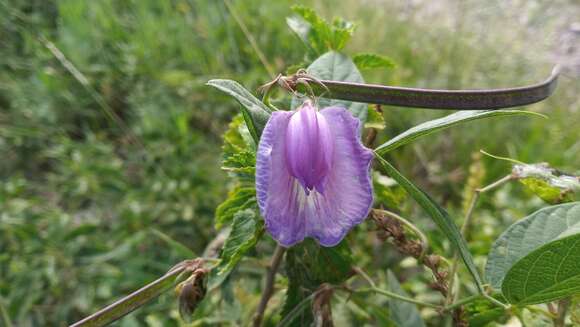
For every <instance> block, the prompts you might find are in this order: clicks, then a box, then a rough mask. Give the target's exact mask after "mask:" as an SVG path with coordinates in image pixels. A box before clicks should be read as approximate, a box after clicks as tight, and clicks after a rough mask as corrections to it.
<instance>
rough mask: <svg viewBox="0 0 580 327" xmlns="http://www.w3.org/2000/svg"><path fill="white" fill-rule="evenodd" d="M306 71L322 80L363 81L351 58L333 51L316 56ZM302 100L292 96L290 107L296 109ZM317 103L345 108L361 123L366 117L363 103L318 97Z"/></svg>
mask: <svg viewBox="0 0 580 327" xmlns="http://www.w3.org/2000/svg"><path fill="white" fill-rule="evenodd" d="M307 71H308V73H309V74H311V75H313V76H315V77H316V78H318V79H322V80H334V81H344V82H354V83H364V80H363V77H362V75H361V74H360V72H359V71H358V69H357V68H356V66H355V65H354V63H353V62H352V60H350V58H349V57H348V56H346V55H344V54H342V53H338V52H334V51H331V52H327V53H325V54H323V55H322V56H320V57H318V59H316V60H315V61H314V62H313V63H312V64H311V65H310V66H308V68H307ZM323 96H324V95H323ZM302 102H303V99H299V98H296V97H294V98H293V99H292V108H293V109H296V108H297V107H299V106H300V105H301V104H302ZM318 105H319V106H320V107H321V108H323V107H329V106H341V107H344V108H347V109H348V110H350V112H351V113H352V114H353V116H355V117H357V118H358V119H359V120H360V121H361V122H362V123H363V124H364V123H365V122H366V119H367V105H366V104H365V103H360V102H351V101H345V100H335V99H326V98H320V99H319V100H318Z"/></svg>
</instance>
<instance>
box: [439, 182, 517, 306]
mask: <svg viewBox="0 0 580 327" xmlns="http://www.w3.org/2000/svg"><path fill="white" fill-rule="evenodd" d="M512 179H513V177H512V175H507V176H504V177H502V178H500V179H499V180H497V181H495V182H493V183H491V184H489V185H487V186H485V187H483V188H478V189H475V190H474V192H473V197H472V198H471V202H470V203H469V208H468V209H467V213H466V214H465V220H464V221H463V225H461V230H460V231H461V236H463V237H464V238H465V237H466V234H467V231H468V229H469V226H470V225H471V219H472V217H473V210H474V209H475V206H476V205H477V202H478V200H479V197H480V195H481V194H482V193H484V192H488V191H490V190H493V189H495V188H497V187H500V186H502V185H503V184H505V183H507V182H509V181H511V180H512ZM458 264H459V257H458V255H457V252H455V254H454V255H453V264H452V265H451V271H450V273H449V292H448V293H447V299H446V301H445V303H447V304H450V303H452V302H453V299H454V297H456V296H457V295H459V290H457V292H456V293H457V294H454V292H453V284H454V281H455V275H456V274H457V268H458Z"/></svg>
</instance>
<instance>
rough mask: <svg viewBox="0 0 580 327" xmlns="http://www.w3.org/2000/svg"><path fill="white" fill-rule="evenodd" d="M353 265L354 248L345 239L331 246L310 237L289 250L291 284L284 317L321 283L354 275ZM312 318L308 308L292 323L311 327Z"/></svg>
mask: <svg viewBox="0 0 580 327" xmlns="http://www.w3.org/2000/svg"><path fill="white" fill-rule="evenodd" d="M351 265H352V258H351V251H350V248H349V247H348V245H347V244H346V242H345V241H342V242H341V243H339V244H338V245H337V246H335V247H332V248H327V247H321V246H320V245H319V244H318V243H316V242H315V241H313V240H311V239H307V240H305V241H304V242H302V243H300V244H299V245H296V246H294V247H292V248H290V249H288V251H287V253H286V265H285V266H286V273H287V275H288V281H289V285H288V292H287V295H286V302H285V304H284V309H283V310H282V316H283V317H284V316H286V315H287V314H289V313H290V312H291V311H292V310H293V309H294V307H295V306H297V305H298V304H299V303H300V302H301V301H302V300H304V299H305V298H307V297H308V296H309V295H310V294H312V293H313V292H314V291H315V290H316V289H317V288H318V287H319V286H320V285H321V284H323V283H331V284H340V283H342V282H343V281H345V280H346V279H347V278H348V277H349V276H350V272H351ZM312 320H313V316H312V312H311V310H304V311H303V312H301V313H300V314H299V315H297V316H296V318H294V319H293V321H292V324H291V325H292V326H307V325H308V324H309V323H310V322H312Z"/></svg>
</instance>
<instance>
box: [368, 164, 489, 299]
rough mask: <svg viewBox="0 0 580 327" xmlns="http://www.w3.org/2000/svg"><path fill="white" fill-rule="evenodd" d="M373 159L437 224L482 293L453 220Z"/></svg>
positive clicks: (429, 199)
mask: <svg viewBox="0 0 580 327" xmlns="http://www.w3.org/2000/svg"><path fill="white" fill-rule="evenodd" d="M375 158H377V160H378V161H379V163H380V164H381V166H382V167H383V168H384V169H385V171H386V172H387V173H388V174H389V175H390V176H391V177H392V178H393V179H394V180H395V181H397V183H399V185H400V186H401V187H403V188H404V189H405V191H407V193H409V195H410V196H411V197H412V198H413V199H415V201H417V203H418V204H419V205H420V206H421V207H422V208H423V210H425V212H427V214H428V215H429V216H430V217H431V219H433V221H434V222H435V223H436V224H437V227H439V229H440V230H441V231H442V232H443V233H444V234H445V236H446V237H447V238H448V239H449V241H451V244H452V245H453V246H454V247H455V248H456V249H457V250H458V252H459V255H460V256H461V258H462V259H463V262H465V266H466V267H467V270H468V271H469V273H470V274H471V276H472V277H473V279H474V281H475V283H476V284H477V287H478V289H479V290H480V291H482V292H483V286H482V281H481V277H480V276H479V272H478V271H477V267H476V266H475V263H474V262H473V257H472V255H471V253H470V252H469V249H468V248H467V243H466V242H465V239H464V238H463V236H462V235H461V232H460V231H459V229H458V228H457V226H456V225H455V223H454V222H453V219H451V217H450V216H449V214H448V213H447V211H445V209H443V208H441V207H440V206H439V205H438V204H437V203H436V202H435V201H433V199H431V197H429V195H427V193H425V192H423V191H422V190H421V189H419V188H418V187H417V186H415V185H414V184H413V183H411V182H410V181H409V180H408V179H407V178H405V176H403V175H401V173H399V171H397V169H395V167H393V166H392V165H391V164H390V163H389V162H387V161H386V160H385V159H383V158H381V157H380V156H379V155H378V154H377V155H375Z"/></svg>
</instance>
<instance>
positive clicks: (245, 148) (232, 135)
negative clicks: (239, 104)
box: [222, 115, 256, 184]
mask: <svg viewBox="0 0 580 327" xmlns="http://www.w3.org/2000/svg"><path fill="white" fill-rule="evenodd" d="M222 152H223V155H222V169H224V170H226V171H228V172H231V173H232V174H233V175H235V176H236V177H238V178H240V179H241V180H243V181H246V182H248V183H249V184H253V182H254V176H255V170H256V169H255V166H256V149H255V144H254V141H253V139H252V137H251V136H250V135H249V131H248V129H247V128H246V124H245V123H244V118H243V117H242V115H236V116H235V117H234V118H233V119H232V122H231V123H230V124H229V128H228V130H227V131H226V132H225V133H224V145H223V146H222Z"/></svg>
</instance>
